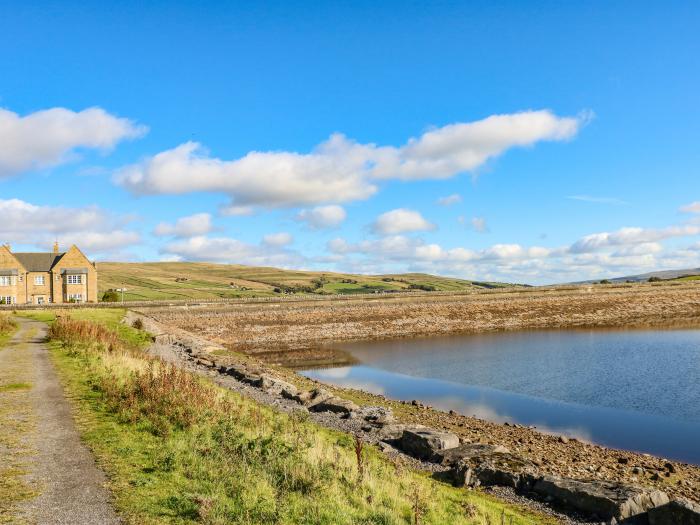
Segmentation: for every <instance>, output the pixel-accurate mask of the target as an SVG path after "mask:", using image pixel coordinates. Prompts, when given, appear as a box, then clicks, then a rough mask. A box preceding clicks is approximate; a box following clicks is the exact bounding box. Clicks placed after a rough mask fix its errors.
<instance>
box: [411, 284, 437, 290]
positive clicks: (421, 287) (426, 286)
mask: <svg viewBox="0 0 700 525" xmlns="http://www.w3.org/2000/svg"><path fill="white" fill-rule="evenodd" d="M408 289H409V290H423V291H424V292H434V291H435V290H437V288H435V287H434V286H433V285H432V284H415V283H413V284H409V285H408Z"/></svg>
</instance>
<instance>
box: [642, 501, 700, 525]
mask: <svg viewBox="0 0 700 525" xmlns="http://www.w3.org/2000/svg"><path fill="white" fill-rule="evenodd" d="M680 523H682V524H683V525H700V505H696V504H695V503H692V502H690V501H688V500H685V499H677V500H673V501H671V502H669V503H667V504H666V505H661V506H660V507H656V508H653V509H650V510H649V525H677V524H680Z"/></svg>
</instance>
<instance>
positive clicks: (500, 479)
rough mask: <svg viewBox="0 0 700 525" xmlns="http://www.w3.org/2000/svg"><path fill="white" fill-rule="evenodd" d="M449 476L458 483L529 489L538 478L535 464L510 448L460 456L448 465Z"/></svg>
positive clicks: (474, 485)
mask: <svg viewBox="0 0 700 525" xmlns="http://www.w3.org/2000/svg"><path fill="white" fill-rule="evenodd" d="M451 473H452V480H453V482H454V483H455V484H456V485H459V486H472V487H476V486H479V485H484V486H486V487H491V486H494V485H495V486H499V487H511V488H514V489H516V490H525V491H529V490H530V489H531V488H532V486H533V484H534V483H535V481H536V480H537V478H538V469H537V466H536V465H535V464H534V463H533V462H532V461H530V460H527V459H525V458H522V457H520V456H516V455H515V454H511V453H510V452H494V453H491V454H487V455H484V456H476V457H471V458H464V459H461V460H460V461H458V462H457V464H456V465H455V466H454V467H453V468H452V471H451Z"/></svg>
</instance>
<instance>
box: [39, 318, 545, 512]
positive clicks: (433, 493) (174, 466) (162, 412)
mask: <svg viewBox="0 0 700 525" xmlns="http://www.w3.org/2000/svg"><path fill="white" fill-rule="evenodd" d="M50 334H51V337H52V338H54V339H55V340H58V341H62V342H63V346H62V348H61V349H59V350H57V351H56V354H57V362H58V363H59V366H60V368H61V370H63V372H64V374H65V376H66V377H67V385H68V388H69V390H71V391H72V392H73V393H74V394H76V395H77V397H78V398H79V399H82V402H81V406H82V410H88V409H89V410H90V411H91V413H92V417H87V418H86V421H91V422H92V423H90V424H89V426H90V428H89V430H88V432H87V433H86V438H87V441H88V442H89V443H90V444H91V446H92V447H93V449H94V450H95V452H96V453H97V455H98V458H99V459H100V462H101V464H103V465H104V466H105V468H106V470H107V471H108V473H109V474H110V475H111V477H112V479H113V489H114V490H115V494H116V498H117V503H118V506H119V508H120V510H121V512H122V513H123V515H124V516H125V519H126V520H127V521H128V522H132V523H144V522H149V523H188V522H201V523H211V524H218V523H222V524H223V523H249V524H252V523H265V524H267V523H271V524H272V523H289V524H292V523H294V524H296V523H313V524H355V523H358V524H359V523H362V524H386V525H389V524H400V523H403V524H408V523H417V522H420V523H422V524H442V523H453V524H467V523H469V524H481V523H489V522H490V523H496V522H497V520H499V519H500V518H501V515H502V514H504V513H505V515H506V516H508V518H509V519H510V518H512V523H514V524H525V523H537V522H539V520H538V518H536V517H533V516H528V515H526V514H525V513H523V512H521V511H519V510H517V509H513V508H510V507H505V506H504V505H502V504H500V503H498V502H496V501H494V500H492V499H489V498H486V497H485V496H483V495H479V494H477V493H469V492H467V491H464V490H457V489H454V488H452V487H448V486H446V485H442V484H439V483H437V482H435V481H433V480H432V479H430V478H428V477H426V476H424V475H420V474H417V473H415V472H412V471H410V470H408V469H405V468H402V467H401V466H400V465H395V464H392V463H390V462H389V461H388V460H386V459H385V458H384V457H383V456H381V455H380V454H379V453H378V452H377V451H376V450H375V449H373V448H370V447H363V446H362V444H361V443H358V442H357V441H356V440H355V439H354V438H353V437H352V436H349V435H346V434H342V433H338V432H332V431H329V430H327V429H323V428H321V427H318V426H316V425H315V424H313V423H311V422H309V421H308V420H307V417H308V416H306V415H304V414H302V413H298V414H293V415H291V416H289V415H285V414H281V413H278V412H275V411H273V410H272V409H270V408H268V407H265V406H262V405H259V404H257V403H255V402H253V401H252V400H250V399H247V398H244V397H241V396H239V395H237V394H234V393H232V392H230V391H227V390H223V389H221V388H219V387H217V386H215V385H214V384H212V383H211V382H209V381H207V380H204V379H202V378H200V377H198V376H196V375H193V374H191V373H189V372H187V371H184V370H182V369H180V368H177V367H175V366H173V365H170V364H166V363H164V362H162V361H160V360H156V359H153V358H149V357H147V356H145V355H143V353H142V352H141V351H140V350H138V349H137V348H135V347H133V346H131V345H128V344H122V342H121V341H120V340H119V337H118V336H117V335H116V333H115V332H111V331H110V330H109V329H107V328H105V327H102V326H99V325H95V324H94V323H91V322H89V321H85V320H75V319H69V318H59V319H57V320H56V321H55V323H54V324H53V325H52V327H51V331H50ZM417 494H418V495H419V496H420V497H419V496H417ZM417 501H418V502H419V503H420V504H418V503H416V502H417Z"/></svg>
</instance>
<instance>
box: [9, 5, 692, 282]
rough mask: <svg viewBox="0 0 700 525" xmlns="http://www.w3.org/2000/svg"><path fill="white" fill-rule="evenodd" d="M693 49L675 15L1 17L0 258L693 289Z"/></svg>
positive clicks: (314, 9) (112, 8)
mask: <svg viewBox="0 0 700 525" xmlns="http://www.w3.org/2000/svg"><path fill="white" fill-rule="evenodd" d="M29 4H31V5H29ZM699 27H700V4H699V3H697V2H692V1H687V2H674V1H670V2H644V1H634V2H602V1H601V2H595V1H594V2H585V3H579V2H554V1H552V2H544V1H530V2H528V1H513V2H507V1H501V2H476V1H473V2H441V1H433V2H391V1H385V2H364V1H354V2H312V1H309V2H245V3H244V2H213V1H209V2H208V1H204V0H200V1H198V2H184V1H176V0H174V1H168V2H160V1H157V0H154V1H152V2H128V1H127V2H120V3H114V2H99V1H95V2H90V3H89V4H87V3H84V2H72V1H70V0H67V1H62V2H42V1H36V2H31V3H29V2H7V1H3V0H0V242H4V243H9V244H10V245H11V246H12V249H13V250H15V251H20V250H49V249H50V247H51V245H52V244H53V242H54V241H56V240H57V241H58V242H59V243H60V245H61V246H63V247H67V246H68V245H70V244H72V243H75V244H77V245H78V246H79V247H80V248H81V249H83V251H84V252H86V253H87V254H88V255H89V256H90V257H92V258H94V259H96V260H98V261H212V262H221V263H236V264H251V265H269V266H278V267H285V268H298V269H309V270H327V271H346V272H356V273H389V272H391V273H395V272H429V273H434V274H442V275H449V276H457V277H462V278H466V279H478V280H498V281H508V282H520V283H530V284H546V283H553V282H570V281H578V280H586V279H597V278H605V277H611V276H618V275H628V274H633V273H641V272H647V271H653V270H661V269H678V268H695V267H698V266H700V178H699V177H700V170H699V169H698V166H699V164H700V147H699V146H698V139H699V137H700V95H699V94H700V67H699V66H700V31H698V28H699Z"/></svg>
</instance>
